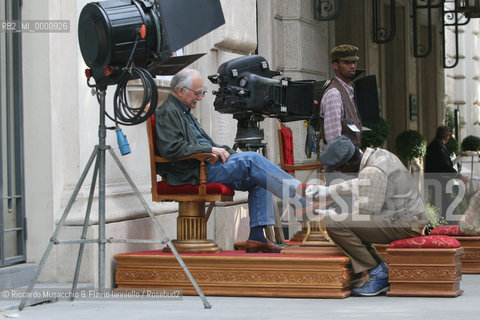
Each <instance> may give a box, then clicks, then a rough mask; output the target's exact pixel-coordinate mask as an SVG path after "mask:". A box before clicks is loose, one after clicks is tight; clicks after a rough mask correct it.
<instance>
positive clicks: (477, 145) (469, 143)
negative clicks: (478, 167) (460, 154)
mask: <svg viewBox="0 0 480 320" xmlns="http://www.w3.org/2000/svg"><path fill="white" fill-rule="evenodd" d="M478 149H480V138H479V137H476V136H468V137H466V138H465V139H463V141H462V151H474V152H477V151H478Z"/></svg>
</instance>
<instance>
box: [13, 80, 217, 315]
mask: <svg viewBox="0 0 480 320" xmlns="http://www.w3.org/2000/svg"><path fill="white" fill-rule="evenodd" d="M94 93H95V94H96V95H97V98H98V103H99V105H100V122H99V126H98V140H99V143H98V145H96V146H95V148H94V150H93V152H92V154H91V156H90V158H89V160H88V162H87V164H86V166H85V169H84V170H83V172H82V175H81V176H80V179H79V180H78V182H77V185H76V186H75V189H74V191H73V194H72V196H71V197H70V200H69V201H68V204H67V206H66V208H65V211H64V212H63V214H62V217H61V218H60V221H59V223H58V225H57V227H56V229H55V232H54V233H53V235H52V237H51V238H50V242H49V244H48V247H47V249H46V250H45V252H44V253H43V256H42V259H41V260H40V264H39V265H38V268H37V270H36V273H35V277H34V278H33V280H32V282H31V283H30V285H29V286H28V288H27V291H26V294H25V297H24V298H23V299H22V301H21V303H20V305H19V306H18V309H19V310H23V308H24V307H25V304H26V302H27V301H28V298H27V297H28V296H29V293H30V292H31V291H32V289H33V287H34V286H35V284H36V282H37V279H38V276H39V274H40V272H41V271H42V269H43V266H44V265H45V262H46V260H47V258H48V255H49V254H50V251H51V249H52V247H53V245H56V244H80V248H79V252H78V258H77V265H76V268H75V275H74V280H73V285H72V295H71V297H72V298H71V300H72V301H73V297H74V296H75V295H74V292H75V290H76V288H77V284H78V276H79V272H80V265H81V261H82V256H83V250H84V246H85V243H98V286H99V289H101V290H102V289H105V244H106V243H143V244H146V243H152V244H154V243H158V244H167V245H168V246H169V247H170V249H171V251H172V253H173V254H174V256H175V258H176V259H177V261H178V263H179V264H180V266H181V267H182V269H183V271H184V272H185V274H186V275H187V277H188V278H189V280H190V282H191V283H192V285H193V287H194V288H195V290H196V291H197V293H198V295H199V296H200V298H201V299H202V301H203V305H204V307H205V309H210V308H211V305H210V304H209V303H208V301H207V299H206V298H205V295H204V294H203V292H202V290H201V289H200V287H199V286H198V284H197V282H196V281H195V279H194V278H193V276H192V274H191V273H190V271H189V270H188V268H187V266H186V265H185V263H184V262H183V260H182V258H181V257H180V255H179V254H178V251H177V250H176V249H175V246H174V245H173V244H172V241H171V240H170V239H169V238H168V237H167V236H166V233H165V231H164V230H163V228H162V226H161V225H160V222H158V220H157V219H156V217H155V215H154V214H153V213H152V210H151V209H150V207H149V206H148V204H147V202H146V201H145V199H144V198H143V196H142V195H141V193H140V191H139V190H138V189H137V187H136V186H135V184H134V183H133V180H132V179H131V178H130V176H129V175H128V173H127V171H126V170H125V168H124V167H123V165H122V164H121V162H120V160H119V159H118V157H117V156H116V155H115V153H114V152H113V150H112V149H111V147H110V146H109V145H106V144H105V142H106V136H107V133H106V131H107V128H106V126H105V94H106V87H102V88H97V90H94ZM105 150H108V151H109V152H110V154H111V156H112V157H113V159H114V161H115V163H116V164H117V166H118V167H119V168H120V170H121V171H122V173H123V175H124V176H125V178H126V179H127V181H128V183H129V184H130V187H131V188H132V189H133V190H134V191H135V194H136V195H137V197H138V199H139V200H140V202H141V203H142V205H143V207H144V208H145V210H146V211H147V213H148V215H149V216H150V218H151V219H152V221H153V222H154V225H155V227H156V228H157V229H158V231H160V234H161V235H162V237H163V240H161V241H155V240H141V239H113V238H109V239H106V238H105ZM95 159H96V162H95V168H94V171H93V177H92V184H91V187H90V194H89V197H88V204H87V209H86V214H85V221H84V225H83V231H82V236H81V238H80V240H58V239H57V236H58V234H59V232H60V228H61V227H62V226H63V224H64V222H65V219H66V218H67V215H68V213H69V211H70V209H71V207H72V205H73V203H74V201H75V199H76V197H77V195H78V192H79V191H80V188H81V186H82V184H83V182H84V180H85V177H86V176H87V174H88V171H89V170H90V167H91V166H92V164H93V161H94V160H95ZM97 175H98V238H97V239H87V238H86V235H87V228H88V222H89V219H90V211H91V208H92V201H93V195H94V191H95V184H96V180H97Z"/></svg>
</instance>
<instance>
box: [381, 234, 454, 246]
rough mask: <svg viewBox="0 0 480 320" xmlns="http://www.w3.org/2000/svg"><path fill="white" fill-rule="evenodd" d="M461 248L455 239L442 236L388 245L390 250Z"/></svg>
mask: <svg viewBox="0 0 480 320" xmlns="http://www.w3.org/2000/svg"><path fill="white" fill-rule="evenodd" d="M461 246H462V245H461V244H460V242H458V240H457V239H455V238H452V237H449V236H443V235H434V236H421V237H416V238H408V239H402V240H396V241H392V242H391V243H390V248H460V247H461Z"/></svg>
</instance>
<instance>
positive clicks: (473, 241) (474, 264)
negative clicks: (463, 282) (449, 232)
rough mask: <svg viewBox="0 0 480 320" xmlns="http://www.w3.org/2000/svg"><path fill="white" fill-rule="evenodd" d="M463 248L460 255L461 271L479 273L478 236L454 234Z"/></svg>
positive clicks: (479, 247) (479, 241)
mask: <svg viewBox="0 0 480 320" xmlns="http://www.w3.org/2000/svg"><path fill="white" fill-rule="evenodd" d="M454 238H455V239H457V240H458V241H459V242H460V243H461V244H462V247H463V249H464V251H463V253H462V254H461V255H460V261H461V262H462V273H480V237H476V236H454Z"/></svg>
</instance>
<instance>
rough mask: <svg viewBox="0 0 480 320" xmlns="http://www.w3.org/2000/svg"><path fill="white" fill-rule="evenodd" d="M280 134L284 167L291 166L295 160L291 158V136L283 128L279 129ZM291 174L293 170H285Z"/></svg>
mask: <svg viewBox="0 0 480 320" xmlns="http://www.w3.org/2000/svg"><path fill="white" fill-rule="evenodd" d="M281 134H282V146H283V160H284V162H285V164H286V165H290V166H293V165H294V164H295V160H294V158H293V135H292V132H291V131H290V130H288V129H287V128H285V127H282V129H281ZM286 171H287V172H292V171H293V170H286Z"/></svg>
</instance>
